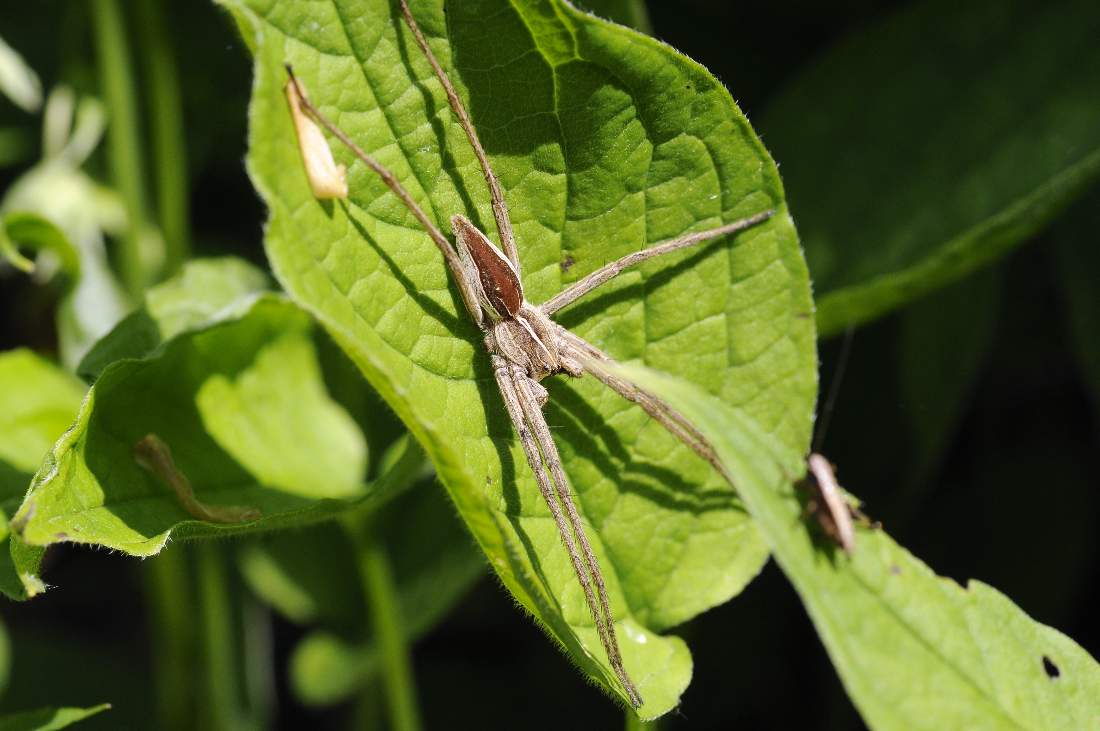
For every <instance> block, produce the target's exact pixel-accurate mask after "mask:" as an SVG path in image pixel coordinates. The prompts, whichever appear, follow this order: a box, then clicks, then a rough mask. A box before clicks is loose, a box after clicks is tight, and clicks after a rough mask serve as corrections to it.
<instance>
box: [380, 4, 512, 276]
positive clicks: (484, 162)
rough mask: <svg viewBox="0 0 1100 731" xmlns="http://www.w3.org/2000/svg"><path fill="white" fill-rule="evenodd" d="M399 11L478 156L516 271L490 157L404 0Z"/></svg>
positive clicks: (507, 253)
mask: <svg viewBox="0 0 1100 731" xmlns="http://www.w3.org/2000/svg"><path fill="white" fill-rule="evenodd" d="M401 14H402V15H404V16H405V22H406V23H408V25H409V30H411V31H412V34H413V39H415V40H416V45H418V46H420V50H421V51H423V52H424V55H425V56H426V57H427V59H428V63H429V64H430V65H431V67H432V71H434V72H435V76H436V78H437V79H439V83H440V84H442V85H443V91H444V92H445V93H446V94H447V103H448V104H450V105H451V109H452V110H453V111H454V113H455V116H456V117H458V123H459V125H461V127H462V130H463V131H464V132H465V133H466V139H468V140H469V141H470V147H472V148H474V155H476V156H477V161H478V163H479V164H480V165H481V172H482V174H483V175H484V176H485V182H486V183H487V184H488V186H489V195H490V196H491V197H492V200H493V218H495V219H496V222H497V231H498V232H499V233H500V243H501V245H502V246H503V247H504V254H505V256H507V257H508V259H509V260H511V262H512V265H513V266H515V268H516V271H517V272H518V271H519V253H518V252H517V251H516V237H515V234H514V233H512V220H511V219H510V218H509V217H508V204H507V202H505V200H504V192H503V191H502V190H501V189H500V182H499V181H498V180H497V176H496V174H494V173H493V168H492V166H491V165H489V158H488V156H486V154H485V148H484V147H482V146H481V140H480V139H478V136H477V130H476V129H474V123H473V122H472V121H470V115H469V113H468V112H467V111H466V107H465V106H463V104H462V100H461V99H459V98H458V92H456V91H455V87H454V84H452V83H451V79H450V78H449V77H448V76H447V72H446V71H444V70H443V67H442V66H441V65H440V64H439V61H438V60H437V59H436V57H435V54H434V53H432V49H431V47H430V46H429V45H428V41H427V40H426V39H425V38H424V34H423V33H422V32H421V31H420V26H419V25H418V24H417V22H416V18H414V17H413V14H412V11H411V10H409V4H408V3H407V2H406V0H401Z"/></svg>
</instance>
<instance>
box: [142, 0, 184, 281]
mask: <svg viewBox="0 0 1100 731" xmlns="http://www.w3.org/2000/svg"><path fill="white" fill-rule="evenodd" d="M135 10H136V11H137V20H138V25H139V26H140V27H141V29H142V33H141V36H140V37H141V41H142V49H143V50H144V53H143V54H142V58H143V61H142V66H143V68H144V69H145V88H146V94H147V98H148V100H149V113H150V127H149V130H150V142H151V147H152V153H153V161H152V163H153V165H152V170H153V176H154V177H155V179H156V190H157V219H158V223H159V224H160V230H161V234H162V235H163V236H164V270H163V272H162V276H164V277H169V276H171V275H172V274H175V272H176V271H177V270H178V269H179V268H180V266H182V265H183V262H184V261H186V259H187V256H188V253H189V250H190V248H191V247H190V239H191V232H190V230H189V226H188V189H187V153H186V150H185V149H184V141H185V137H184V132H183V105H182V104H181V102H180V84H179V72H178V70H177V66H176V56H175V52H174V48H173V46H172V40H171V38H170V36H169V35H168V32H167V28H166V26H165V20H164V12H163V10H164V0H140V2H138V3H137V4H136V6H135Z"/></svg>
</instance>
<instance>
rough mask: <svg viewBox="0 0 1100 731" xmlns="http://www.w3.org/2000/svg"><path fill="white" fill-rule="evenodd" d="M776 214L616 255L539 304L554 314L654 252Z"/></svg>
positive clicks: (712, 236) (674, 248)
mask: <svg viewBox="0 0 1100 731" xmlns="http://www.w3.org/2000/svg"><path fill="white" fill-rule="evenodd" d="M774 214H775V211H763V212H761V213H757V214H755V215H752V216H749V217H748V218H742V219H740V220H738V221H734V222H733V223H727V224H725V225H723V226H718V227H717V228H712V229H707V230H706V231H697V232H695V233H691V234H686V235H684V236H681V237H680V238H677V239H671V240H669V241H662V242H660V243H657V244H654V245H653V246H650V247H649V248H646V249H642V250H641V251H635V252H633V253H631V254H627V255H626V256H624V257H622V258H621V259H616V260H615V261H613V262H611V263H610V264H605V265H604V266H602V267H600V268H599V269H597V270H596V271H594V272H592V273H591V274H589V275H588V276H587V277H585V278H584V279H581V280H579V281H577V282H574V283H573V284H571V285H570V286H568V287H566V288H565V289H563V290H562V291H561V292H559V293H558V294H556V295H554V296H553V297H551V298H550V299H548V300H547V301H546V302H544V303H542V304H541V305H539V309H541V310H542V311H543V312H545V313H546V314H547V315H552V314H554V313H555V312H557V311H558V310H560V309H561V308H562V307H565V306H566V305H568V304H571V303H573V302H574V301H576V300H578V299H580V298H581V297H583V296H585V295H586V294H588V293H589V292H591V291H592V290H594V289H596V288H597V287H599V286H600V285H601V284H606V283H607V282H609V281H611V280H612V279H614V278H615V277H617V276H619V275H620V274H622V272H623V270H624V269H627V268H629V267H632V266H636V265H638V264H641V263H642V262H643V261H646V260H647V259H652V258H653V257H655V256H661V255H662V254H670V253H672V252H673V251H679V250H680V249H685V248H687V247H689V246H695V245H696V244H701V243H702V242H704V241H710V240H711V239H715V238H718V237H719V236H725V235H726V234H732V233H737V232H738V231H744V230H745V229H747V228H752V227H753V226H755V225H757V224H759V223H763V222H764V221H766V220H768V219H769V218H771V217H772V215H774Z"/></svg>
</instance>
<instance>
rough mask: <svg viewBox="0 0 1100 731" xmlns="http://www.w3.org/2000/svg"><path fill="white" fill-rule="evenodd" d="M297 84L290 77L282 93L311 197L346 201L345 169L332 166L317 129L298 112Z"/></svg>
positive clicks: (324, 143) (310, 120)
mask: <svg viewBox="0 0 1100 731" xmlns="http://www.w3.org/2000/svg"><path fill="white" fill-rule="evenodd" d="M300 83H301V82H299V81H298V80H297V79H295V78H294V77H291V78H290V80H289V81H287V82H286V86H285V87H283V89H284V91H285V92H286V101H287V103H288V104H289V105H290V114H291V116H292V117H293V118H294V130H295V132H296V133H297V135H298V150H299V151H300V152H301V153H302V162H303V163H305V167H306V177H307V178H308V179H309V188H310V190H312V191H313V197H314V198H317V199H318V200H329V199H333V198H341V199H342V198H347V197H348V181H347V168H346V167H344V166H343V165H337V164H336V160H335V159H334V158H333V157H332V149H331V148H330V147H329V146H328V142H327V141H326V140H325V135H324V133H323V132H322V131H321V128H320V127H318V126H317V123H316V122H314V121H313V120H312V119H310V117H309V115H308V114H307V113H306V111H305V110H304V109H303V108H302V97H301V94H304V93H305V91H304V90H303V89H301V87H300V86H299V84H300Z"/></svg>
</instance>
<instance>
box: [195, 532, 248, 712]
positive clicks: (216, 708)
mask: <svg viewBox="0 0 1100 731" xmlns="http://www.w3.org/2000/svg"><path fill="white" fill-rule="evenodd" d="M195 554H196V556H197V558H198V562H197V565H198V574H199V603H200V612H201V614H202V629H203V632H202V648H203V653H202V659H203V667H202V670H201V672H202V676H203V680H204V683H203V685H204V689H205V692H204V693H203V694H202V695H203V702H202V704H201V706H200V709H201V715H202V716H204V717H205V718H204V720H205V723H204V724H202V726H203V728H208V729H211V730H212V731H226V730H231V729H237V728H240V727H241V725H242V724H241V719H240V717H239V713H238V704H237V698H238V694H237V689H238V686H239V684H238V682H237V667H236V663H235V662H234V650H235V648H236V647H237V642H236V640H237V638H236V633H235V632H234V623H233V608H232V606H231V605H230V602H229V586H228V577H227V576H226V569H225V561H224V558H223V556H222V555H221V552H220V551H219V550H218V547H217V546H215V545H213V544H212V543H210V542H204V543H199V544H197V545H196V546H195Z"/></svg>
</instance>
